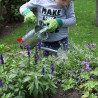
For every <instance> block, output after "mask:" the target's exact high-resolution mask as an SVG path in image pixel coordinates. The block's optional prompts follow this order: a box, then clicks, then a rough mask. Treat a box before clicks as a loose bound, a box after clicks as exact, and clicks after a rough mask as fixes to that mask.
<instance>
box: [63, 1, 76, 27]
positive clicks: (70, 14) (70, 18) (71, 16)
mask: <svg viewBox="0 0 98 98" xmlns="http://www.w3.org/2000/svg"><path fill="white" fill-rule="evenodd" d="M66 16H67V18H66V19H62V22H63V25H62V26H63V27H68V26H71V25H74V24H75V23H76V17H75V12H74V5H73V2H72V1H71V2H70V4H69V5H68V8H67V10H66Z"/></svg>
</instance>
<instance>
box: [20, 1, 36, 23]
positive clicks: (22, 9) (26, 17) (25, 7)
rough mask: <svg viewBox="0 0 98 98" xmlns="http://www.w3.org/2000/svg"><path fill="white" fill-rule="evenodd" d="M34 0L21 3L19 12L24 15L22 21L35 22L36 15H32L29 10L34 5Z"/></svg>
mask: <svg viewBox="0 0 98 98" xmlns="http://www.w3.org/2000/svg"><path fill="white" fill-rule="evenodd" d="M36 1H37V0H33V2H32V0H31V1H29V2H27V3H25V4H23V5H22V6H21V7H20V9H19V10H20V13H21V14H22V15H23V16H24V22H25V23H29V22H32V23H35V21H36V16H35V15H34V13H33V12H32V11H31V10H32V9H33V8H35V7H36Z"/></svg>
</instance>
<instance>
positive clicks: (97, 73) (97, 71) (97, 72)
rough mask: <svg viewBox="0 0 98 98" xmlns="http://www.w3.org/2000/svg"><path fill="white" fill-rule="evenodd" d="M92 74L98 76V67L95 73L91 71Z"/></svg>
mask: <svg viewBox="0 0 98 98" xmlns="http://www.w3.org/2000/svg"><path fill="white" fill-rule="evenodd" d="M90 74H94V75H96V76H98V67H97V68H95V69H94V71H91V72H90Z"/></svg>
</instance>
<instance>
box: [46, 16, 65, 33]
mask: <svg viewBox="0 0 98 98" xmlns="http://www.w3.org/2000/svg"><path fill="white" fill-rule="evenodd" d="M44 24H49V29H48V30H47V32H54V31H55V30H56V28H58V27H59V26H61V25H62V24H63V22H62V20H61V19H59V18H58V19H48V20H46V21H44Z"/></svg>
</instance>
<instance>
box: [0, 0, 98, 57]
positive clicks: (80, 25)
mask: <svg viewBox="0 0 98 98" xmlns="http://www.w3.org/2000/svg"><path fill="white" fill-rule="evenodd" d="M74 8H75V14H76V20H77V21H76V25H74V26H71V27H70V28H69V30H70V32H69V39H70V40H72V41H73V42H74V43H76V44H78V45H80V46H83V47H85V46H86V45H87V44H88V43H91V41H93V42H94V43H96V45H97V47H98V34H97V32H98V27H96V26H95V25H94V24H95V15H96V0H86V1H85V0H75V1H74ZM30 28H32V25H31V26H30ZM26 32H27V25H26V24H22V25H21V26H20V27H19V28H17V29H16V30H14V31H13V32H12V33H11V34H9V35H7V36H6V37H4V38H3V39H2V40H0V43H7V44H8V45H9V46H10V47H11V48H12V49H13V50H14V51H17V50H18V47H17V46H18V42H17V38H21V37H22V36H23V35H24V34H25V33H26ZM97 47H96V52H97V56H98V48H97Z"/></svg>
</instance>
